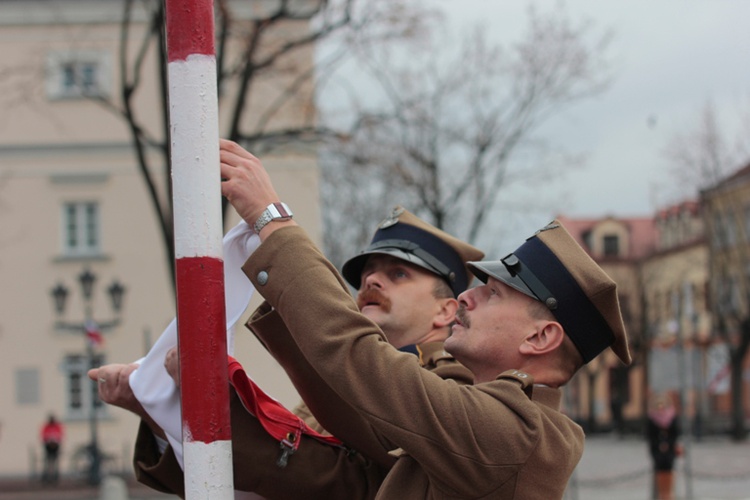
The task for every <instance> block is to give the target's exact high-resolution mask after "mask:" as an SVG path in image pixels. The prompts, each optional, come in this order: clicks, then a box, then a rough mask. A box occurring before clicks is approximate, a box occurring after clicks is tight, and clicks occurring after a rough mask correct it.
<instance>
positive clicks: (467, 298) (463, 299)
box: [457, 288, 476, 309]
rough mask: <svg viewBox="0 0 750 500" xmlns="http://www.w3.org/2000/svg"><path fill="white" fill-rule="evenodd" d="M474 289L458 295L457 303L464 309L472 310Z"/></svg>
mask: <svg viewBox="0 0 750 500" xmlns="http://www.w3.org/2000/svg"><path fill="white" fill-rule="evenodd" d="M475 295H476V288H469V289H468V290H464V291H463V292H461V293H460V294H459V295H458V298H457V300H458V303H459V304H460V305H463V306H464V307H465V308H466V309H473V308H474V304H475Z"/></svg>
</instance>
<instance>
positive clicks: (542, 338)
mask: <svg viewBox="0 0 750 500" xmlns="http://www.w3.org/2000/svg"><path fill="white" fill-rule="evenodd" d="M535 325H536V330H534V331H533V332H532V333H530V334H529V335H527V336H526V338H525V339H524V341H523V343H522V344H521V346H520V347H519V351H520V352H521V354H525V355H528V356H536V355H540V354H546V353H548V352H552V351H554V350H555V349H557V348H558V347H560V345H561V344H562V343H563V340H565V331H564V330H563V327H562V325H561V324H560V323H558V322H557V321H548V320H539V321H537V322H536V323H535Z"/></svg>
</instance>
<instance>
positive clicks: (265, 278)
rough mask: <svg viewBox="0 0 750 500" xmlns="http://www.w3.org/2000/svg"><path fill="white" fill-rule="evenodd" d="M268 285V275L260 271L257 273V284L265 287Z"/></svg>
mask: <svg viewBox="0 0 750 500" xmlns="http://www.w3.org/2000/svg"><path fill="white" fill-rule="evenodd" d="M266 283H268V273H267V272H265V271H261V272H259V273H258V284H259V285H265V284H266Z"/></svg>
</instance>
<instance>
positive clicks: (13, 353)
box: [0, 0, 321, 477]
mask: <svg viewBox="0 0 750 500" xmlns="http://www.w3.org/2000/svg"><path fill="white" fill-rule="evenodd" d="M61 4H66V5H65V6H64V8H61V7H62V5H61ZM121 8H122V6H121V2H118V1H111V2H109V1H102V0H88V1H86V0H81V1H73V2H38V3H37V2H34V1H33V0H23V1H21V2H0V74H10V75H11V76H10V77H9V78H7V79H2V80H0V228H1V230H0V273H1V274H0V275H1V276H2V282H1V283H2V284H1V285H0V425H1V426H2V427H1V428H0V477H3V476H11V475H26V474H28V473H29V472H30V469H31V457H32V455H34V454H35V455H36V456H37V457H39V456H40V454H41V446H40V444H39V440H38V434H39V427H40V426H41V424H42V422H43V420H44V419H45V418H46V416H47V414H48V412H50V411H54V412H55V413H56V414H57V415H58V417H62V419H63V422H64V424H65V425H66V433H67V435H66V440H65V443H64V445H63V452H62V457H63V460H62V467H63V472H66V471H67V467H68V465H69V464H68V460H69V458H70V456H71V454H72V453H73V451H74V450H75V448H77V447H78V446H81V445H84V444H86V443H88V442H89V425H88V421H87V420H85V419H83V420H80V419H79V420H69V419H68V420H66V409H65V408H66V404H67V403H66V402H67V394H66V389H65V380H64V378H63V377H62V374H63V372H62V369H61V368H62V366H61V364H62V360H63V359H64V357H65V356H66V355H68V354H81V355H83V354H85V347H84V341H83V335H82V334H80V335H79V334H75V333H70V332H63V331H58V330H56V329H55V327H54V323H55V320H56V317H55V314H54V310H53V304H52V300H51V297H50V290H51V288H52V287H53V286H54V285H55V284H57V283H58V282H59V281H62V282H64V283H65V285H66V286H67V287H68V288H69V289H70V292H71V293H70V296H69V299H68V307H67V312H66V315H65V317H64V319H65V320H66V321H69V322H74V323H77V322H81V321H82V320H83V315H84V310H83V304H82V302H81V301H80V291H79V287H78V283H77V281H76V279H77V278H76V277H77V276H78V274H79V273H80V271H81V270H82V268H83V266H84V264H86V265H89V266H90V268H91V270H92V271H94V272H95V273H96V274H97V275H98V276H99V282H98V283H97V290H95V292H94V297H95V301H94V307H93V313H94V318H95V319H97V320H99V321H100V322H101V321H106V320H108V319H111V318H112V317H113V316H112V312H111V310H110V306H109V301H108V297H107V295H106V293H105V288H106V286H108V285H109V284H110V282H111V281H112V280H113V279H115V278H116V279H118V280H119V281H120V282H122V283H123V284H124V285H125V286H126V288H127V292H126V296H125V305H124V310H123V313H122V322H121V324H120V325H119V326H118V327H116V328H115V329H113V330H112V331H111V332H109V333H107V334H106V335H105V344H104V346H103V349H102V352H103V353H104V354H105V356H106V359H107V360H108V361H110V362H130V361H133V360H136V359H138V358H139V357H141V356H142V355H143V354H144V352H145V345H146V343H147V338H150V342H153V341H155V340H156V337H157V336H158V334H159V333H161V331H162V329H163V328H164V327H165V326H166V325H167V324H168V323H169V321H170V320H171V319H172V317H173V316H174V304H173V300H174V299H173V294H172V289H171V285H170V279H171V278H170V274H169V272H168V267H167V262H166V258H165V256H164V250H163V248H162V243H161V236H160V234H159V231H158V227H157V224H156V219H155V217H154V215H153V211H152V208H151V202H150V200H149V199H148V198H147V192H146V189H145V186H144V183H143V181H142V179H141V177H140V174H139V173H138V171H137V168H136V163H135V159H134V156H133V153H132V151H131V149H130V147H129V141H130V139H129V137H128V135H127V129H126V127H125V126H124V122H122V121H120V120H119V119H116V118H115V117H114V116H113V115H112V114H111V113H110V112H109V111H107V110H106V109H105V108H104V107H102V106H100V105H98V104H95V103H92V102H90V101H87V100H81V99H74V100H61V101H50V100H49V99H48V98H47V94H46V90H45V78H46V77H45V74H46V73H45V71H46V69H45V64H46V60H47V55H48V54H49V53H50V51H54V50H68V49H76V50H97V51H104V52H108V53H110V54H111V59H110V61H111V63H112V67H111V74H110V77H111V79H112V82H113V85H114V82H116V81H117V78H118V77H117V72H118V71H119V69H118V67H117V64H116V53H115V51H116V47H117V40H118V37H119V29H118V26H117V24H116V21H117V16H118V15H119V13H120V10H121ZM76 16H78V17H76ZM66 19H68V20H69V19H79V20H84V21H86V20H90V21H91V23H87V24H85V25H77V24H67V23H66V21H65V20H66ZM302 28H303V27H300V26H296V27H294V28H293V29H302ZM297 57H299V58H301V59H302V60H304V59H305V58H308V59H310V60H308V61H307V62H308V64H309V63H310V62H311V57H312V55H311V52H309V51H308V52H306V53H303V54H301V55H299V56H297ZM153 61H154V58H153V57H150V58H149V60H148V61H147V63H146V67H147V68H154V69H155V64H154V62H153ZM154 77H155V71H148V72H147V78H146V81H144V85H145V88H144V91H142V94H139V96H138V99H137V105H138V109H139V111H140V113H141V116H142V118H143V120H144V123H146V124H147V125H153V124H158V121H159V118H160V117H159V115H158V114H157V111H158V107H157V106H156V105H155V103H156V101H155V99H154V94H153V92H151V93H149V92H148V89H153V88H154V82H155V79H154ZM311 91H312V87H311V86H309V85H308V86H307V87H305V88H304V89H302V90H301V91H300V94H299V96H298V97H297V100H295V101H294V102H293V103H292V104H293V106H292V107H290V108H289V109H288V110H287V111H286V112H285V113H284V114H283V115H282V118H281V121H282V122H283V123H287V124H288V123H292V121H293V118H294V116H297V115H301V114H302V111H303V110H302V109H300V107H301V105H303V104H304V105H305V106H306V108H305V111H309V109H308V106H307V105H308V104H309V103H308V102H307V101H306V98H307V97H309V96H310V95H311ZM267 97H268V96H267ZM256 99H257V96H256ZM268 100H270V97H269V98H268V99H259V101H260V102H263V101H268ZM253 109H256V110H257V108H253ZM258 116H259V113H258V112H256V113H252V112H251V113H249V114H248V116H247V117H246V120H248V121H249V122H250V121H251V120H257V119H258ZM220 120H221V122H222V126H223V127H225V126H226V123H228V120H229V116H228V110H226V109H223V108H222V110H221V116H220ZM264 163H265V164H266V166H267V168H268V170H269V172H270V174H271V176H272V178H273V179H274V182H275V184H276V186H277V188H278V191H279V194H280V196H281V198H282V199H283V200H284V201H286V202H287V203H289V204H290V206H291V207H292V208H293V210H294V211H295V217H296V218H297V219H298V220H299V221H300V223H301V224H302V225H303V226H304V227H306V228H307V229H308V230H309V232H310V233H311V234H312V236H313V237H314V238H315V239H316V240H318V241H320V239H321V238H320V214H319V203H318V167H317V162H316V160H315V151H314V150H312V149H304V148H297V149H294V148H290V149H289V150H287V151H286V152H282V153H277V154H275V155H274V156H272V157H267V158H264ZM66 201H96V202H98V203H99V204H100V207H101V219H100V221H101V241H102V252H101V254H100V255H98V256H97V258H96V259H93V260H86V261H84V260H81V259H70V258H64V257H63V256H62V253H61V248H62V247H61V234H62V233H61V231H62V228H61V206H62V203H64V202H66ZM236 220H237V219H236V216H235V218H234V220H233V223H234V222H236ZM256 303H257V299H255V300H254V302H253V304H256ZM248 312H249V311H248ZM247 316H248V314H246V315H245V317H247ZM147 333H148V335H147ZM236 355H237V357H238V358H239V359H240V360H241V361H242V362H243V364H245V366H246V368H247V370H248V372H249V373H250V374H251V375H253V377H255V378H256V379H257V380H258V381H259V382H260V384H261V386H262V387H265V388H267V390H268V391H269V392H270V393H271V394H272V395H273V396H275V397H277V398H278V399H280V400H281V401H282V402H283V403H285V404H287V405H290V406H291V405H293V404H295V403H296V402H297V395H296V393H295V392H294V390H293V388H292V387H291V385H290V384H289V382H288V381H287V379H286V377H285V376H284V374H283V371H282V370H281V369H280V368H279V367H277V366H276V365H275V363H274V362H273V360H272V359H271V358H270V357H269V356H268V355H267V354H266V353H265V351H264V350H263V349H262V348H261V347H260V346H259V345H258V344H257V342H256V341H255V340H254V339H252V338H251V336H250V334H249V333H248V332H246V331H245V329H244V328H240V329H238V334H237V340H236ZM23 370H36V371H37V372H38V374H39V391H40V392H39V399H38V401H36V402H32V403H27V404H19V402H18V394H17V388H16V377H17V375H18V373H20V372H21V371H23ZM106 413H107V414H106V416H104V418H103V419H102V420H101V422H100V425H99V441H100V444H101V447H102V449H103V450H104V451H105V452H106V453H109V454H115V455H117V456H123V455H126V454H128V453H129V450H130V448H131V446H132V443H133V439H134V436H135V429H136V426H137V420H136V419H135V418H134V417H133V416H131V415H129V414H127V413H126V412H124V411H122V410H119V409H117V408H108V409H107V412H106ZM125 465H126V466H127V467H128V468H129V465H128V464H125Z"/></svg>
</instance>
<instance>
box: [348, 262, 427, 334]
mask: <svg viewBox="0 0 750 500" xmlns="http://www.w3.org/2000/svg"><path fill="white" fill-rule="evenodd" d="M361 277H362V281H361V284H360V288H359V292H358V294H357V305H358V306H359V309H360V311H362V314H364V315H365V316H367V317H368V318H370V319H371V320H372V321H374V322H375V323H376V324H377V325H378V326H379V327H380V328H381V329H382V330H383V333H385V335H386V337H387V338H388V342H390V343H391V344H392V345H393V346H395V347H397V348H398V347H403V346H405V345H409V344H414V343H419V342H420V341H421V340H420V339H421V337H423V336H424V335H426V334H427V333H429V332H430V331H431V330H432V329H433V317H434V315H435V314H436V312H437V311H438V310H439V309H440V306H441V303H440V299H437V298H436V297H435V287H436V284H437V283H436V281H437V280H439V279H440V278H438V277H437V276H435V275H434V274H433V273H431V272H429V271H427V270H425V269H423V268H421V267H419V266H415V265H414V264H410V263H408V262H406V261H404V260H401V259H397V258H395V257H391V256H388V255H377V254H376V255H372V256H371V257H370V258H369V259H368V260H367V263H366V264H365V266H364V268H363V269H362V276H361Z"/></svg>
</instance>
